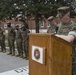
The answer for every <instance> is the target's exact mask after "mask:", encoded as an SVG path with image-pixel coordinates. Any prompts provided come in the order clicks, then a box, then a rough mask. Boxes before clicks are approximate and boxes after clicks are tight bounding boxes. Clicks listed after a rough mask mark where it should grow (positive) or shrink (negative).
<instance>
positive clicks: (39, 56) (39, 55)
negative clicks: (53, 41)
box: [32, 46, 45, 64]
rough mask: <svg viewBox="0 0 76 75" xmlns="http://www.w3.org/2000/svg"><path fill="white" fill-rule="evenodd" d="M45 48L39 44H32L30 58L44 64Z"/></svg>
mask: <svg viewBox="0 0 76 75" xmlns="http://www.w3.org/2000/svg"><path fill="white" fill-rule="evenodd" d="M44 58H45V49H44V48H43V47H39V46H32V60H34V61H35V62H38V63H40V64H44V61H45V59H44Z"/></svg>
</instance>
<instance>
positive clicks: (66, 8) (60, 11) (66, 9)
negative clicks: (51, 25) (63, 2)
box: [57, 6, 70, 17]
mask: <svg viewBox="0 0 76 75" xmlns="http://www.w3.org/2000/svg"><path fill="white" fill-rule="evenodd" d="M57 11H58V14H57V17H62V16H64V15H65V14H66V13H68V12H69V11H70V7H69V6H63V7H59V8H58V9H57Z"/></svg>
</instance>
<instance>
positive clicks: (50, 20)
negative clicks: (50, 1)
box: [47, 16, 57, 33]
mask: <svg viewBox="0 0 76 75" xmlns="http://www.w3.org/2000/svg"><path fill="white" fill-rule="evenodd" d="M53 20H54V17H53V16H50V17H49V18H48V21H49V22H50V27H49V28H48V29H47V33H57V26H56V25H52V22H53Z"/></svg>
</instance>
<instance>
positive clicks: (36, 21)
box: [35, 16, 39, 33]
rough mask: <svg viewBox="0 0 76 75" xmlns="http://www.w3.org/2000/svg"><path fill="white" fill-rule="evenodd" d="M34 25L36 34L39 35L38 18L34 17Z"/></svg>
mask: <svg viewBox="0 0 76 75" xmlns="http://www.w3.org/2000/svg"><path fill="white" fill-rule="evenodd" d="M35 23H36V33H39V17H38V16H35Z"/></svg>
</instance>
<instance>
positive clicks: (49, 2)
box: [0, 0, 62, 33]
mask: <svg viewBox="0 0 76 75" xmlns="http://www.w3.org/2000/svg"><path fill="white" fill-rule="evenodd" d="M61 1H62V0H0V19H4V18H7V17H8V16H9V17H10V19H11V18H12V17H16V16H17V14H20V13H21V14H22V15H23V16H27V17H28V16H30V17H32V16H34V17H35V18H34V19H35V22H36V32H37V33H39V20H43V19H44V18H48V17H49V16H51V15H53V16H56V14H57V8H58V7H60V6H62V4H61Z"/></svg>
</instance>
